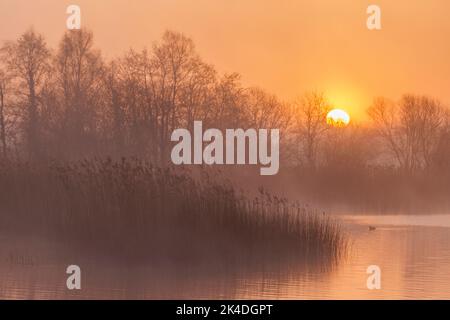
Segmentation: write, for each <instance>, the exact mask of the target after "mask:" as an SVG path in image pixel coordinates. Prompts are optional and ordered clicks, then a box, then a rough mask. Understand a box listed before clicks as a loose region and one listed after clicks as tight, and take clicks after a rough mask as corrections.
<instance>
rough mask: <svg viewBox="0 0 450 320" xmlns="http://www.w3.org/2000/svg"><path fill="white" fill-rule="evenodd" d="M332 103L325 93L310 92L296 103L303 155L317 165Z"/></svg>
mask: <svg viewBox="0 0 450 320" xmlns="http://www.w3.org/2000/svg"><path fill="white" fill-rule="evenodd" d="M329 110H330V104H329V102H328V101H327V100H326V98H325V96H324V94H323V93H318V92H309V93H306V94H305V95H304V96H303V97H301V98H299V99H298V101H297V102H296V104H295V113H294V115H295V128H294V130H295V132H296V133H297V135H298V137H299V142H300V144H301V148H302V156H303V157H304V158H305V160H306V164H307V165H308V166H309V167H311V168H314V167H315V166H316V165H317V152H318V146H319V143H320V141H321V139H322V137H323V134H324V133H325V131H326V130H327V128H328V127H327V124H326V115H327V113H328V111H329Z"/></svg>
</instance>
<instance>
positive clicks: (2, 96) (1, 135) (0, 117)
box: [0, 70, 9, 158]
mask: <svg viewBox="0 0 450 320" xmlns="http://www.w3.org/2000/svg"><path fill="white" fill-rule="evenodd" d="M8 82H9V79H8V76H7V75H6V73H5V72H4V71H3V70H0V143H1V150H2V157H4V158H6V156H7V145H6V119H5V109H6V91H7V85H8Z"/></svg>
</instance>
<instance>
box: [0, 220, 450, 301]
mask: <svg viewBox="0 0 450 320" xmlns="http://www.w3.org/2000/svg"><path fill="white" fill-rule="evenodd" d="M341 218H342V220H343V225H344V229H345V231H346V232H348V234H349V237H350V239H351V246H350V249H349V252H348V255H347V256H346V257H345V258H343V259H342V260H340V261H339V262H338V263H337V264H336V265H333V266H324V267H310V268H301V269H300V268H299V269H295V268H293V269H289V270H288V271H287V270H285V269H283V270H282V271H279V272H277V270H274V269H273V268H268V270H270V271H267V272H258V273H251V272H248V271H246V272H245V273H241V272H239V270H233V271H227V270H216V271H215V272H214V271H213V272H210V274H208V275H207V276H205V275H204V274H202V275H200V274H199V273H198V272H194V271H190V270H187V269H186V270H184V271H183V272H181V273H176V274H173V273H165V271H164V270H155V269H154V268H152V267H151V266H150V267H149V266H147V267H139V268H132V269H130V268H125V267H123V268H122V267H119V266H118V265H117V264H113V265H111V264H108V263H98V262H96V263H92V262H82V263H81V265H80V266H81V268H82V290H81V291H77V292H68V291H67V290H66V288H65V282H66V277H67V275H66V274H65V269H64V268H65V267H64V266H67V265H69V264H77V261H75V260H77V259H76V258H74V257H71V256H70V254H68V255H67V256H66V257H64V258H63V259H62V260H63V261H64V263H61V258H59V259H56V258H55V257H54V255H53V252H57V251H58V246H57V245H55V246H54V248H50V249H49V246H48V244H46V245H42V248H40V245H39V244H36V243H35V244H34V247H33V249H30V246H29V242H27V241H23V243H21V242H17V241H8V239H5V238H3V239H0V240H1V242H2V244H1V252H0V255H1V261H0V298H8V299H51V298H63V299H66V298H68V299H70V298H82V299H89V298H100V299H103V298H113V299H128V298H130V299H154V298H157V299H170V298H181V299H184V298H186V299H189V298H198V299H207V298H215V299H222V298H224V299H234V298H238V299H246V298H253V299H415V298H417V299H431V298H435V299H450V215H426V216H425V215H423V216H421V215H414V216H406V215H396V216H368V215H360V216H358V215H348V216H345V215H344V216H341ZM369 226H374V227H376V230H373V231H370V230H369ZM55 261H58V262H55ZM268 263H270V262H268ZM369 265H378V266H379V267H380V268H381V272H382V273H381V286H382V288H381V290H368V289H367V287H366V280H367V277H368V275H367V274H366V270H367V267H368V266H369Z"/></svg>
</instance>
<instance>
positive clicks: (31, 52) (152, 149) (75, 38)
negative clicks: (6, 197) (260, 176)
mask: <svg viewBox="0 0 450 320" xmlns="http://www.w3.org/2000/svg"><path fill="white" fill-rule="evenodd" d="M0 55H1V63H0V156H1V157H3V158H13V157H19V158H26V159H37V160H39V159H51V158H56V159H78V158H85V157H90V156H98V155H108V156H113V157H116V156H117V157H122V156H136V157H145V158H146V159H149V160H150V161H152V162H153V163H157V164H165V163H167V162H168V159H169V157H170V147H171V143H170V135H171V133H172V131H173V130H175V129H177V128H181V127H183V128H190V127H191V126H192V125H193V122H194V120H201V121H203V124H204V126H205V127H211V128H219V129H225V128H244V129H245V128H255V129H259V128H279V129H280V131H281V156H282V159H281V160H282V161H283V162H284V163H285V164H286V163H287V164H289V165H290V166H301V167H308V168H311V169H315V168H323V167H346V168H354V167H358V168H360V167H369V166H393V167H395V168H400V169H401V170H402V171H407V172H411V171H415V170H422V169H430V168H435V167H443V166H444V167H447V166H448V163H449V160H450V140H449V137H450V136H449V122H448V111H447V109H446V108H445V107H444V106H442V105H441V103H440V102H439V101H437V100H435V99H432V98H430V97H422V96H415V95H405V96H404V97H403V98H402V99H401V100H400V101H399V102H391V101H389V100H387V99H384V98H378V99H375V101H374V103H373V105H372V106H371V107H370V108H369V110H368V115H369V116H370V119H371V120H372V125H371V126H364V127H363V126H358V125H357V124H355V123H353V124H351V125H350V126H348V127H345V128H343V127H332V126H329V125H327V123H326V121H325V117H326V114H327V112H328V111H329V110H330V109H331V105H330V103H329V102H328V101H327V99H326V97H325V95H324V94H322V93H317V92H312V93H307V94H304V95H303V96H302V97H300V98H299V99H297V100H296V101H293V102H286V101H282V100H281V99H279V98H277V97H276V96H275V95H272V94H269V93H267V92H265V91H264V90H262V89H259V88H248V87H244V86H243V85H242V84H241V82H240V77H239V75H238V74H224V75H221V74H218V72H217V71H216V70H215V69H214V67H213V66H211V65H209V64H207V63H206V62H204V61H203V60H202V59H201V57H199V55H198V53H197V52H196V50H195V46H194V43H193V41H192V40H191V39H189V38H187V37H186V36H184V35H183V34H181V33H177V32H171V31H167V32H165V33H164V34H163V36H162V38H161V39H160V41H158V42H156V43H154V44H153V45H152V47H151V49H145V50H142V51H139V52H138V51H135V50H130V51H128V52H126V53H125V54H123V55H122V56H120V57H117V58H115V59H113V60H111V61H106V60H105V59H104V58H103V57H102V55H101V53H100V51H98V50H96V49H95V46H94V40H93V34H92V32H90V31H88V30H73V31H67V32H66V33H65V34H64V35H63V37H62V39H61V41H60V42H59V44H58V46H57V48H56V49H52V48H49V47H48V45H47V44H46V41H45V39H44V37H43V36H42V35H40V34H38V33H36V32H35V31H34V30H32V29H30V30H28V31H27V32H25V33H24V34H23V35H22V36H20V38H19V39H17V40H15V41H10V42H6V43H4V44H3V46H2V48H1V51H0Z"/></svg>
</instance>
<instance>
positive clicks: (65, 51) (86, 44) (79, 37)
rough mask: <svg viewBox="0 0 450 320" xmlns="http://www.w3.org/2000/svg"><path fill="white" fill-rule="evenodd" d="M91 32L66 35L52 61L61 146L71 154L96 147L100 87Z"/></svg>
mask: <svg viewBox="0 0 450 320" xmlns="http://www.w3.org/2000/svg"><path fill="white" fill-rule="evenodd" d="M93 44H94V43H93V35H92V32H90V31H88V30H85V29H81V30H71V31H67V32H66V33H65V34H64V36H63V38H62V40H61V42H60V45H59V48H58V52H57V54H56V57H55V65H56V77H57V78H56V82H57V87H58V91H59V95H60V97H61V98H60V100H61V105H62V106H63V116H62V122H61V124H60V125H61V128H60V130H61V139H62V141H61V143H62V145H67V144H68V145H70V150H67V151H68V152H70V151H71V152H72V153H73V154H78V153H79V152H81V151H88V150H94V149H95V147H96V144H95V141H94V140H95V136H96V118H97V114H96V112H97V111H98V108H99V105H100V104H101V103H102V102H101V101H99V100H100V99H102V98H103V96H102V94H100V93H101V92H102V91H103V89H104V88H103V87H104V83H103V81H102V79H103V72H104V66H103V61H102V59H101V55H100V52H99V51H97V50H95V49H94V48H93Z"/></svg>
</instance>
